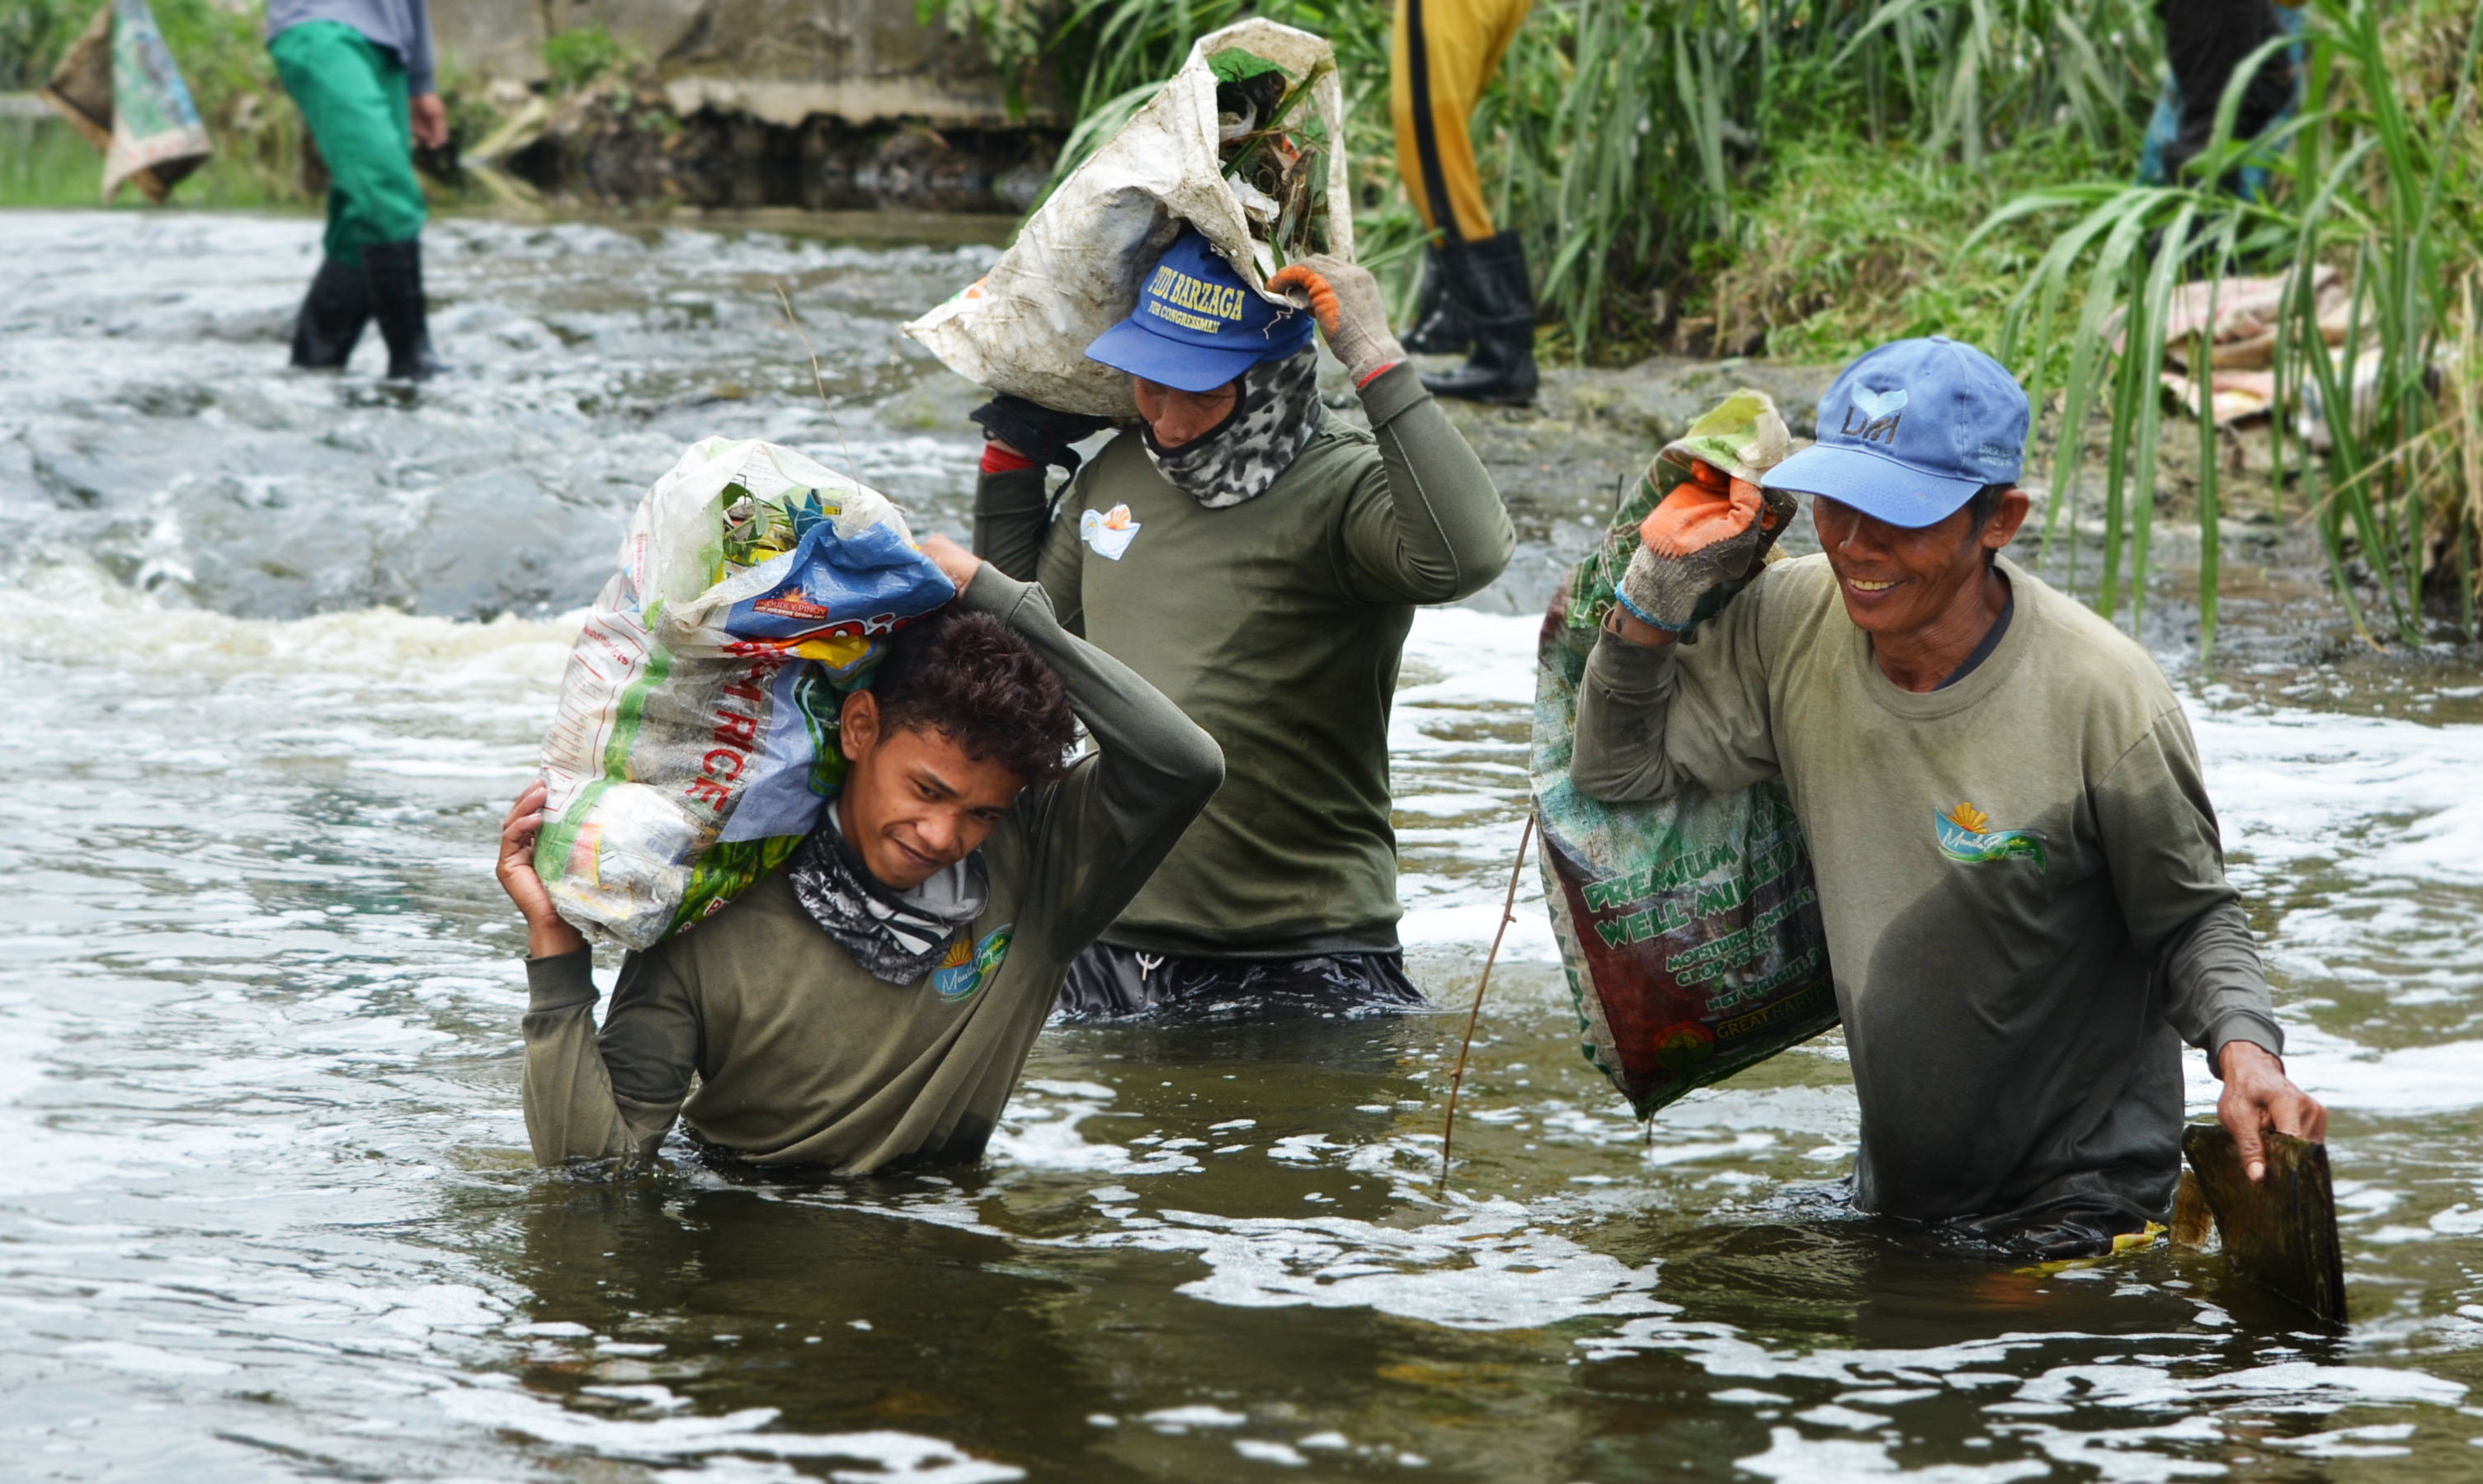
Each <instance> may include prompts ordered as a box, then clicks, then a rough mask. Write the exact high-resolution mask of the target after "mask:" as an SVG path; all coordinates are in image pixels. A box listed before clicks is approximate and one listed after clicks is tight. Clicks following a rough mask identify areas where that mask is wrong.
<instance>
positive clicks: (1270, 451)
mask: <svg viewBox="0 0 2483 1484" xmlns="http://www.w3.org/2000/svg"><path fill="white" fill-rule="evenodd" d="M1269 286H1270V288H1271V289H1273V290H1274V291H1276V292H1278V293H1283V292H1287V291H1298V292H1300V293H1302V294H1303V295H1304V296H1305V297H1306V298H1307V299H1308V300H1309V301H1310V307H1309V308H1308V309H1304V308H1301V307H1297V306H1295V305H1294V304H1293V303H1291V302H1288V301H1283V300H1277V299H1271V298H1269V297H1268V295H1266V294H1262V293H1260V292H1259V291H1258V290H1257V289H1255V288H1253V287H1251V286H1250V285H1249V284H1248V283H1247V282H1245V281H1244V280H1243V278H1242V276H1241V275H1240V274H1239V273H1237V272H1236V271H1235V270H1234V268H1233V266H1232V265H1231V264H1230V263H1228V262H1226V261H1225V260H1224V258H1223V257H1222V256H1221V255H1220V254H1219V253H1217V252H1216V251H1215V249H1214V248H1213V247H1212V246H1210V245H1209V243H1208V241H1207V239H1206V238H1205V237H1203V236H1201V235H1199V233H1198V232H1196V231H1195V230H1192V229H1188V228H1184V229H1183V231H1182V232H1181V234H1180V236H1179V237H1178V238H1176V239H1175V240H1174V242H1173V243H1172V245H1171V246H1170V248H1169V249H1167V250H1166V252H1164V254H1163V257H1162V258H1161V261H1160V262H1158V263H1157V264H1156V265H1155V266H1154V267H1153V268H1151V269H1149V270H1148V272H1147V274H1146V275H1145V277H1144V278H1142V279H1141V280H1140V294H1139V297H1138V303H1137V307H1136V309H1135V311H1134V312H1133V313H1132V314H1131V315H1130V316H1129V318H1128V319H1126V320H1124V321H1122V322H1121V323H1120V324H1118V325H1115V326H1113V327H1112V328H1111V329H1110V330H1108V331H1105V332H1104V333H1103V334H1102V335H1100V336H1098V337H1097V338H1096V340H1095V342H1094V343H1093V344H1092V345H1091V346H1089V347H1088V348H1087V352H1086V354H1087V355H1088V356H1089V357H1091V358H1094V359H1096V360H1099V361H1101V362H1103V363H1104V364H1106V365H1108V366H1111V367H1114V368H1116V369H1118V370H1121V371H1125V372H1128V373H1129V374H1130V376H1131V378H1132V381H1133V383H1134V389H1135V393H1136V399H1137V405H1138V411H1139V413H1140V416H1141V419H1142V420H1141V421H1140V423H1139V425H1138V426H1137V427H1135V428H1134V429H1131V430H1129V431H1126V432H1124V433H1123V434H1122V435H1121V436H1120V437H1117V438H1115V439H1113V440H1112V441H1111V442H1110V443H1108V444H1107V445H1106V446H1105V448H1104V450H1103V451H1102V452H1101V453H1099V454H1097V455H1096V456H1095V458H1094V460H1093V462H1092V463H1089V464H1085V465H1084V466H1083V467H1080V466H1079V465H1078V462H1077V455H1076V454H1075V453H1074V452H1073V451H1071V450H1070V449H1069V447H1068V445H1069V443H1071V442H1073V441H1075V440H1077V439H1078V438H1080V437H1084V436H1085V435H1087V434H1089V433H1092V432H1095V431H1098V430H1099V429H1100V428H1101V426H1102V423H1101V420H1100V419H1087V418H1079V417H1070V416H1065V415H1063V414H1059V413H1055V412H1051V411H1046V410H1044V409H1042V408H1038V407H1035V406H1033V405H1032V404H1029V403H1027V402H1025V401H1023V400H1020V399H1017V398H1009V397H1003V398H999V399H996V400H995V401H994V402H993V403H991V404H989V405H987V406H986V407H984V408H981V409H978V410H977V411H976V412H975V420H976V421H978V422H980V423H982V424H983V425H984V428H985V429H986V431H987V432H988V433H989V435H990V437H991V438H992V442H991V444H990V446H989V447H988V448H987V449H986V451H985V454H984V460H983V469H984V473H983V477H982V481H981V483H980V485H979V487H978V489H977V491H976V505H975V549H976V550H977V551H978V552H979V553H981V554H982V555H983V556H984V557H985V558H986V559H988V560H989V561H990V562H991V563H992V565H993V566H995V567H997V568H999V569H1000V570H1001V571H1003V572H1006V573H1008V574H1009V575H1011V576H1013V577H1019V578H1037V579H1039V580H1040V581H1041V582H1042V584H1043V586H1044V588H1045V589H1046V590H1047V591H1048V592H1049V593H1050V594H1051V596H1052V602H1053V606H1054V608H1055V610H1056V611H1057V612H1058V613H1059V615H1060V618H1061V622H1062V623H1064V624H1066V625H1067V626H1068V627H1069V628H1070V629H1071V630H1072V631H1073V632H1076V633H1078V634H1081V636H1082V637H1084V638H1085V639H1087V640H1088V641H1089V642H1091V643H1093V644H1095V645H1096V646H1098V647H1099V648H1101V649H1103V650H1104V651H1105V652H1106V653H1108V654H1110V655H1111V656H1112V657H1114V658H1115V659H1118V660H1120V661H1121V662H1122V663H1124V664H1126V665H1128V666H1129V667H1130V668H1131V669H1133V670H1135V671H1136V672H1137V673H1138V674H1139V675H1140V676H1144V677H1145V678H1146V680H1147V681H1148V683H1150V684H1152V685H1154V686H1155V687H1156V688H1157V689H1159V690H1161V691H1162V692H1163V693H1164V694H1165V695H1166V696H1169V697H1170V698H1172V700H1173V702H1174V703H1176V704H1177V705H1179V706H1180V707H1181V708H1182V710H1183V711H1185V712H1186V713H1188V716H1189V718H1190V719H1191V720H1192V721H1194V722H1196V723H1198V725H1199V726H1201V727H1202V728H1204V729H1206V730H1207V731H1208V733H1209V734H1210V735H1212V736H1214V737H1215V739H1216V742H1217V743H1218V745H1219V746H1221V747H1222V748H1223V750H1224V756H1225V782H1224V787H1223V789H1222V791H1221V792H1219V793H1218V794H1217V795H1216V796H1215V801H1214V802H1213V803H1212V804H1210V805H1209V806H1208V808H1207V811H1206V812H1205V813H1204V814H1202V815H1201V816H1200V817H1199V819H1198V821H1197V823H1195V824H1193V825H1192V826H1190V829H1189V833H1188V834H1187V835H1184V836H1183V837H1182V841H1181V843H1180V844H1179V845H1178V846H1176V847H1175V848H1174V850H1173V853H1172V855H1171V856H1170V857H1168V858H1167V859H1166V860H1165V861H1164V863H1163V864H1162V865H1161V866H1160V867H1158V868H1157V871H1156V874H1155V876H1154V879H1152V880H1151V881H1149V882H1148V883H1147V886H1146V888H1145V889H1144V890H1142V891H1140V892H1139V893H1138V895H1137V898H1136V900H1135V901H1134V902H1132V903H1131V905H1130V907H1129V908H1128V910H1127V911H1125V912H1124V913H1122V914H1121V916H1120V918H1119V920H1118V921H1116V922H1114V923H1113V924H1112V926H1111V927H1109V928H1108V929H1106V930H1105V932H1104V934H1103V936H1102V938H1101V940H1100V941H1098V942H1097V943H1096V945H1095V946H1094V947H1092V948H1090V949H1088V950H1087V952H1086V953H1085V955H1084V956H1082V957H1081V958H1080V959H1079V961H1078V962H1077V964H1075V965H1073V966H1072V967H1071V969H1070V974H1069V978H1068V981H1067V982H1066V983H1064V984H1063V985H1062V987H1061V1004H1062V1005H1063V1007H1064V1008H1066V1009H1068V1010H1070V1011H1072V1012H1073V1013H1081V1014H1089V1015H1127V1014H1133V1013H1136V1012H1141V1011H1146V1010H1150V1009H1153V1008H1155V1007H1157V1006H1160V1005H1165V1004H1173V1003H1202V1002H1204V1003H1228V1002H1231V1001H1234V1000H1236V999H1249V1000H1255V1001H1265V1000H1269V999H1286V998H1294V999H1300V1000H1306V1001H1310V1002H1313V1003H1316V1004H1319V1005H1322V1006H1327V1007H1335V1006H1339V1005H1373V1004H1420V1003H1422V1002H1423V999H1422V994H1421V993H1420V992H1419V991H1417V990H1416V989H1415V988H1414V986H1413V984H1412V983H1411V982H1410V981H1409V980H1407V979H1406V977H1405V972H1404V968H1403V967H1402V957H1401V954H1400V950H1399V945H1398V940H1397V919H1398V916H1399V908H1398V905H1397V840H1396V835H1395V833H1394V832H1393V831H1392V830H1391V828H1390V824H1389V819H1390V798H1389V789H1388V708H1389V702H1390V697H1391V693H1392V692H1393V691H1394V690H1395V688H1396V682H1397V666H1398V658H1399V655H1400V653H1401V651H1402V649H1403V648H1404V643H1405V634H1406V631H1407V629H1408V628H1410V627H1411V626H1412V623H1413V613H1414V606H1415V605H1416V604H1418V603H1442V602H1449V601H1452V600H1454V599H1455V598H1459V597H1463V596H1467V595H1469V594H1471V593H1474V592H1476V591H1477V590H1479V589H1481V588H1482V587H1483V586H1484V585H1485V584H1486V583H1488V582H1490V581H1491V580H1492V579H1493V578H1494V577H1497V576H1499V575H1500V572H1501V569H1502V568H1504V567H1505V566H1507V565H1508V556H1509V552H1510V549H1511V548H1512V546H1513V545H1514V544H1515V540H1516V538H1515V533H1514V532H1513V531H1512V530H1511V528H1510V526H1509V521H1508V513H1507V512H1506V511H1505V510H1504V509H1503V508H1502V506H1501V502H1500V495H1499V492H1498V491H1497V490H1494V489H1493V488H1492V483H1491V476H1490V475H1488V474H1486V473H1485V472H1484V471H1483V467H1482V463H1481V462H1480V461H1479V460H1477V459H1476V458H1475V456H1474V451H1473V450H1472V449H1470V448H1468V447H1467V446H1466V442H1465V439H1464V438H1463V437H1460V436H1459V435H1458V434H1457V431H1456V430H1455V428H1454V427H1453V426H1451V425H1450V423H1449V420H1448V418H1447V417H1446V416H1445V415H1444V414H1443V413H1442V412H1441V411H1440V409H1439V407H1438V406H1437V405H1436V404H1435V403H1434V402H1432V400H1431V396H1430V393H1429V392H1428V391H1426V390H1425V389H1424V387H1423V384H1422V382H1421V381H1420V379H1419V378H1417V376H1416V375H1415V373H1414V370H1413V368H1412V367H1410V366H1408V365H1406V364H1405V363H1404V358H1405V356H1404V351H1403V350H1402V348H1401V347H1400V346H1399V345H1398V343H1397V342H1396V340H1395V339H1394V338H1393V337H1391V336H1390V334H1389V332H1388V320H1387V315H1386V311H1385V309H1384V307H1383V305H1382V304H1381V301H1380V297H1379V288H1378V285H1377V284H1376V283H1375V282H1374V281H1373V280H1372V278H1371V275H1370V274H1368V273H1366V272H1364V271H1363V270H1361V269H1359V268H1356V267H1353V266H1351V265H1349V264H1347V263H1344V262H1341V261H1339V260H1337V259H1334V258H1330V257H1324V256H1321V257H1313V258H1310V259H1307V260H1305V261H1304V262H1302V263H1300V264H1296V265H1295V266H1294V267H1291V268H1288V269H1286V270H1284V271H1283V272H1281V273H1278V274H1277V275H1276V276H1275V278H1273V279H1272V280H1271V281H1270V285H1269ZM1314 319H1316V320H1317V321H1318V322H1319V324H1320V326H1321V328H1322V329H1323V330H1324V331H1326V333H1327V338H1328V344H1329V346H1330V348H1331V349H1333V350H1334V351H1335V352H1336V355H1337V358H1338V359H1340V360H1342V361H1344V362H1345V366H1346V370H1347V371H1348V373H1349V374H1350V376H1351V377H1352V379H1353V383H1354V385H1355V386H1356V387H1357V388H1358V389H1359V391H1360V394H1361V398H1362V406H1363V411H1365V412H1366V413H1367V414H1368V415H1369V418H1370V423H1371V431H1370V432H1368V433H1365V432H1362V431H1360V430H1359V429H1355V428H1352V427H1349V426H1348V425H1347V424H1345V423H1343V422H1341V421H1339V420H1338V419H1336V418H1334V417H1330V416H1327V415H1325V413H1324V411H1323V410H1322V407H1321V404H1320V395H1319V377H1318V362H1317V355H1318V352H1317V350H1316V349H1315V348H1314V347H1313V345H1312V344H1311V327H1312V322H1313V320H1314ZM1046 463H1049V464H1060V465H1061V466H1063V467H1065V468H1069V469H1071V470H1072V471H1073V473H1074V477H1073V478H1072V479H1071V480H1070V482H1069V483H1068V484H1066V485H1064V486H1063V487H1062V488H1061V490H1060V492H1059V494H1058V495H1057V496H1056V497H1055V496H1054V495H1051V494H1049V493H1047V492H1046V490H1045V488H1044V485H1045V479H1044V470H1043V467H1042V465H1043V464H1046ZM1055 500H1056V503H1055Z"/></svg>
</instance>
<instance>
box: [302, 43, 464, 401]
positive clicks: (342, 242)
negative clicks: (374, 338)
mask: <svg viewBox="0 0 2483 1484" xmlns="http://www.w3.org/2000/svg"><path fill="white" fill-rule="evenodd" d="M267 50H268V53H269V54H270V55H271V56H273V57H274V58H275V59H276V72H277V76H279V77H280V78H281V79H283V82H284V91H285V92H286V93H290V94H292V97H293V101H294V103H295V105H296V106H298V107H299V108H300V109H301V110H302V119H303V122H304V123H306V124H307V125H308V127H309V130H310V137H311V139H312V140H313V141H315V142H316V143H317V145H318V146H319V157H320V159H321V160H323V161H324V162H326V164H327V167H328V175H329V181H330V183H329V186H328V231H327V235H326V237H325V239H324V241H323V243H322V248H323V250H324V252H325V254H326V255H325V258H324V259H323V261H321V263H320V264H319V272H318V275H317V276H316V277H314V278H312V279H311V280H310V292H309V294H308V295H307V297H306V298H305V299H304V300H303V301H302V309H301V312H300V313H299V314H298V315H297V316H296V317H295V319H294V325H293V363H294V364H295V365H297V366H301V367H304V368H306V369H311V370H342V369H344V366H345V363H346V361H347V359H348V358H351V357H352V355H353V354H354V342H355V341H357V340H359V339H360V338H361V333H362V328H363V327H364V326H365V325H368V324H369V323H370V322H371V321H372V320H374V319H376V320H377V321H379V327H380V337H381V338H382V339H383V340H386V341H387V353H388V365H387V374H388V377H389V379H390V380H392V381H417V382H418V381H422V380H425V379H427V378H429V377H431V376H434V375H436V374H438V373H439V372H440V371H441V369H442V368H441V364H440V362H439V360H438V358H435V357H434V356H433V355H432V351H431V331H430V326H429V321H428V318H427V314H426V310H425V305H424V303H423V292H422V225H423V223H424V221H425V220H427V219H428V216H429V211H428V208H427V207H426V206H425V205H424V204H423V199H422V185H421V183H420V182H419V181H417V180H415V179H414V145H415V144H416V143H419V144H421V145H422V146H423V147H425V148H427V149H437V148H439V147H441V146H443V145H445V144H447V143H448V110H447V108H446V107H445V105H443V104H442V103H441V100H440V91H439V87H438V85H437V83H436V81H435V80H434V73H433V64H432V54H431V10H430V6H429V3H428V0H268V7H267Z"/></svg>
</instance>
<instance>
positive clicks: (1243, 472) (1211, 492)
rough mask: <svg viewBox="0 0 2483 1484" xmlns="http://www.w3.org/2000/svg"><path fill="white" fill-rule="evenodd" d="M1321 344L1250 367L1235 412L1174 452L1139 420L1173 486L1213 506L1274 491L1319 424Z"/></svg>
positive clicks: (1159, 469) (1150, 455) (1150, 452)
mask: <svg viewBox="0 0 2483 1484" xmlns="http://www.w3.org/2000/svg"><path fill="white" fill-rule="evenodd" d="M1319 424H1320V399H1319V351H1318V350H1317V349H1316V348H1314V347H1312V346H1307V345H1306V346H1303V347H1302V348H1301V350H1299V351H1298V352H1296V353H1295V354H1294V355H1291V356H1288V357H1286V358H1284V359H1282V360H1263V361H1261V362H1259V363H1258V364H1257V365H1255V366H1252V367H1251V368H1250V369H1249V370H1247V371H1245V372H1243V373H1242V390H1241V395H1240V397H1239V398H1238V399H1236V401H1235V403H1234V406H1233V411H1232V413H1231V415H1229V416H1227V417H1226V418H1225V419H1224V421H1223V422H1222V423H1221V424H1219V425H1218V426H1217V427H1216V428H1215V431H1214V432H1212V433H1208V434H1204V435H1202V436H1200V437H1194V438H1192V439H1190V440H1189V441H1188V442H1187V443H1184V444H1182V445H1181V446H1180V447H1179V448H1176V449H1174V450H1172V451H1171V452H1170V453H1166V452H1165V451H1164V450H1162V449H1161V448H1159V447H1157V446H1156V436H1155V430H1153V429H1152V428H1149V427H1147V426H1146V425H1145V424H1144V423H1141V424H1139V425H1138V431H1139V434H1140V436H1141V437H1144V438H1145V440H1146V448H1147V457H1148V458H1150V459H1152V460H1154V461H1155V465H1156V470H1157V472H1159V473H1161V474H1162V475H1163V477H1164V478H1165V479H1166V480H1167V481H1169V482H1170V483H1171V485H1172V487H1173V488H1174V489H1176V490H1180V491H1181V492H1182V493H1184V494H1187V495H1188V496H1189V497H1190V498H1191V499H1193V500H1196V501H1197V502H1198V503H1199V504H1201V505H1204V506H1206V507H1207V508H1208V509H1209V510H1222V509H1224V508H1225V507H1226V506H1228V505H1239V504H1241V503H1242V501H1243V500H1249V499H1256V498H1257V497H1258V496H1260V495H1261V494H1264V493H1266V492H1267V489H1268V486H1269V485H1272V484H1274V483H1275V482H1276V476H1277V475H1279V474H1282V473H1283V472H1285V470H1286V469H1288V468H1291V467H1292V466H1293V463H1294V461H1295V459H1297V458H1299V457H1300V456H1301V452H1302V450H1303V449H1304V448H1307V447H1309V446H1310V441H1311V437H1312V435H1314V434H1316V433H1318V432H1319Z"/></svg>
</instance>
